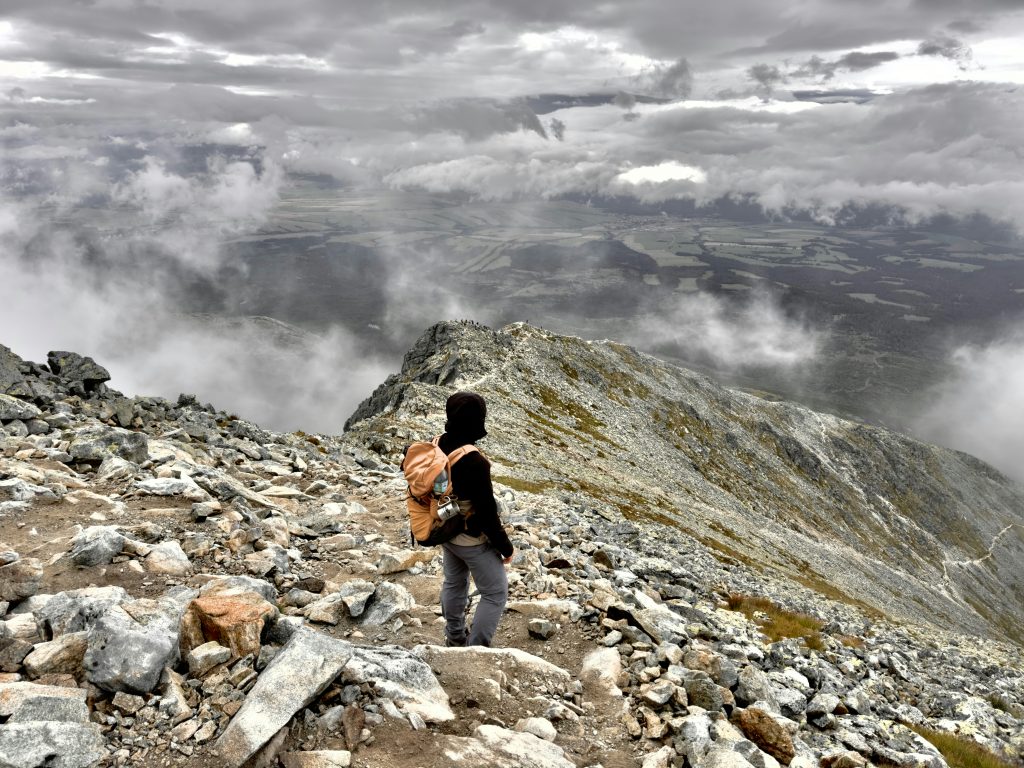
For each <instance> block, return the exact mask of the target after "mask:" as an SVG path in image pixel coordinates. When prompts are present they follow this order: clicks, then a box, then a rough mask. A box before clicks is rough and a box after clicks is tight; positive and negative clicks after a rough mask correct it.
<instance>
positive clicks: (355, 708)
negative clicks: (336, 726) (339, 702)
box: [341, 704, 366, 750]
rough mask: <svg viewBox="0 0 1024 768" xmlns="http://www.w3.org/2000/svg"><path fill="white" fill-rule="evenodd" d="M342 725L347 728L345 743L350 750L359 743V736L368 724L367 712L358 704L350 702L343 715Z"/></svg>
mask: <svg viewBox="0 0 1024 768" xmlns="http://www.w3.org/2000/svg"><path fill="white" fill-rule="evenodd" d="M341 725H342V727H343V728H344V729H345V744H346V746H348V748H349V749H350V750H352V749H355V748H356V746H357V745H358V744H359V736H360V734H362V732H363V728H364V727H365V725H366V714H365V713H364V712H363V710H362V709H361V708H360V707H359V705H357V704H349V705H348V706H347V707H345V712H344V714H342V716H341Z"/></svg>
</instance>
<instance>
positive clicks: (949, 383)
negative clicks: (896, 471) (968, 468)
mask: <svg viewBox="0 0 1024 768" xmlns="http://www.w3.org/2000/svg"><path fill="white" fill-rule="evenodd" d="M949 362H950V364H951V366H952V368H953V374H952V375H951V376H950V377H949V378H948V379H947V380H946V381H944V382H942V383H941V384H939V385H938V386H937V387H936V388H935V389H934V390H933V391H932V392H930V393H929V396H928V397H927V398H926V401H927V402H928V405H927V407H926V408H925V409H924V410H923V411H922V412H921V413H920V414H919V415H918V417H917V419H916V422H915V428H916V431H917V432H918V434H919V435H920V436H922V437H923V438H925V439H927V440H929V441H932V442H935V443H939V444H941V445H946V446H949V447H951V448H957V449H959V450H962V451H966V452H967V453H971V454H973V455H975V456H978V457H979V458H982V459H984V460H985V461H987V462H989V463H990V464H992V465H993V466H995V467H997V468H998V469H1000V470H1002V471H1003V472H1004V473H1005V474H1007V475H1009V476H1010V477H1013V478H1014V479H1016V480H1017V481H1019V482H1024V458H1022V457H1024V431H1022V430H1021V425H1020V414H1022V413H1024V328H1019V329H1016V330H1014V331H1012V332H1010V333H1007V334H1005V335H1004V336H1003V337H1002V338H1001V339H999V340H998V341H995V342H993V343H991V344H988V345H985V346H978V345H965V346H960V347H958V348H956V349H955V350H954V351H953V352H952V353H951V355H950V360H949Z"/></svg>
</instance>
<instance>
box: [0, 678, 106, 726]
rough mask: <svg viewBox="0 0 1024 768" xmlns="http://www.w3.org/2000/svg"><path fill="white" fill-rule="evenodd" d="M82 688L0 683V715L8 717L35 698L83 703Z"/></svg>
mask: <svg viewBox="0 0 1024 768" xmlns="http://www.w3.org/2000/svg"><path fill="white" fill-rule="evenodd" d="M85 697H86V691H85V689H84V688H66V687H61V686H56V685H39V684H38V683H27V682H18V683H0V717H10V716H12V715H13V714H14V713H15V712H17V711H18V710H19V709H21V707H22V706H24V705H25V704H26V703H28V702H32V701H35V700H53V699H70V700H72V701H81V702H82V703H83V704H84V703H85Z"/></svg>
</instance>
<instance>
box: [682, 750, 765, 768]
mask: <svg viewBox="0 0 1024 768" xmlns="http://www.w3.org/2000/svg"><path fill="white" fill-rule="evenodd" d="M694 768H753V766H752V765H751V763H750V762H749V761H748V760H747V759H746V758H745V757H743V755H741V754H740V753H739V752H735V751H733V750H731V749H729V748H728V747H713V748H712V749H709V750H708V751H707V752H706V753H705V754H704V755H703V756H701V757H700V758H699V759H698V760H697V762H696V763H694Z"/></svg>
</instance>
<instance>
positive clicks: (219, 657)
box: [185, 640, 231, 677]
mask: <svg viewBox="0 0 1024 768" xmlns="http://www.w3.org/2000/svg"><path fill="white" fill-rule="evenodd" d="M230 659H231V649H230V648H225V647H224V646H223V645H221V644H220V643H218V642H217V641H215V640H211V641H210V642H208V643H203V644H202V645H200V646H197V647H195V648H193V649H192V650H191V651H189V652H188V656H187V657H186V659H185V660H186V661H187V662H188V671H189V674H190V675H192V677H202V676H203V675H205V674H206V673H207V672H209V671H210V670H211V669H213V668H214V667H216V666H217V665H218V664H224V663H225V662H227V661H229V660H230Z"/></svg>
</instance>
